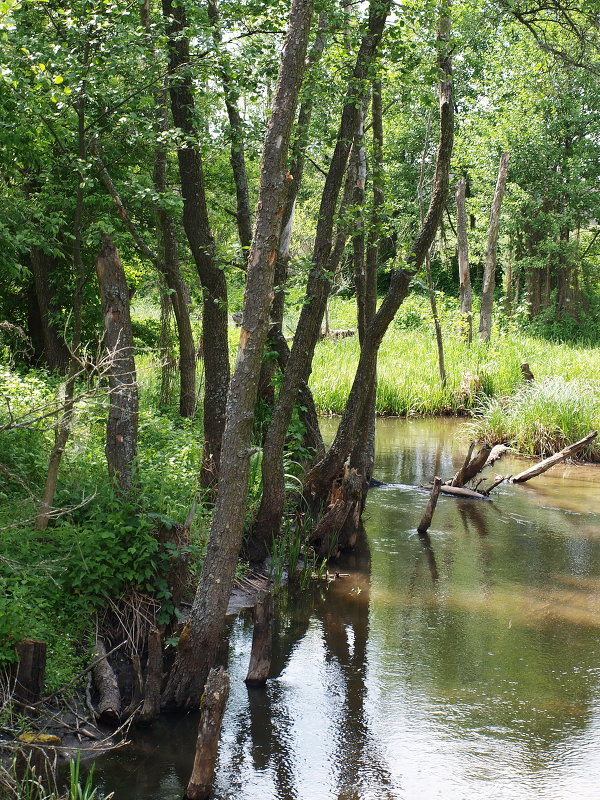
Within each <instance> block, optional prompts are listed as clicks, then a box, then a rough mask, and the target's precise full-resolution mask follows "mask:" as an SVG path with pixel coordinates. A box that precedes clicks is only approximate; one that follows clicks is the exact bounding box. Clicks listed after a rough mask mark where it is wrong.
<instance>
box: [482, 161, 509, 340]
mask: <svg viewBox="0 0 600 800" xmlns="http://www.w3.org/2000/svg"><path fill="white" fill-rule="evenodd" d="M507 175H508V153H502V157H501V158H500V169H499V171H498V180H497V181H496V191H495V192H494V201H493V203H492V211H491V214H490V224H489V227H488V235H487V245H486V248H485V266H484V272H483V289H482V292H481V312H480V316H479V338H480V340H481V341H482V342H489V340H490V336H491V335H492V309H493V307H494V290H495V288H496V257H497V250H498V231H499V229H500V209H501V207H502V199H503V197H504V189H505V188H506V178H507Z"/></svg>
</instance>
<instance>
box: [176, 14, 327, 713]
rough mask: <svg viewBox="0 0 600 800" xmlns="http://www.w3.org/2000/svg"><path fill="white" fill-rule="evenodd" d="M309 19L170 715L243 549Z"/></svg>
mask: <svg viewBox="0 0 600 800" xmlns="http://www.w3.org/2000/svg"><path fill="white" fill-rule="evenodd" d="M311 16H312V0H294V2H293V3H292V7H291V10H290V16H289V23H288V33H287V36H286V41H285V45H284V48H283V53H282V59H281V67H280V71H279V80H278V82H277V87H276V90H275V95H274V98H273V104H272V108H271V116H270V118H269V123H268V126H267V132H266V135H265V144H264V149H263V161H262V167H261V181H260V194H259V202H258V206H257V214H256V223H255V227H254V235H253V237H252V245H251V248H250V254H249V258H248V277H247V283H246V291H245V295H244V314H243V324H242V330H241V334H240V343H239V348H238V354H237V360H236V364H235V369H234V372H233V376H232V380H231V387H230V390H229V396H228V400H227V425H226V428H225V434H224V436H223V451H222V452H223V457H222V460H221V470H220V475H219V488H218V492H217V503H216V508H215V512H214V516H213V521H212V525H211V530H210V538H209V543H208V550H207V553H206V558H205V561H204V566H203V570H202V577H201V580H200V585H199V587H198V590H197V592H196V596H195V598H194V603H193V605H192V609H191V612H190V617H189V621H188V623H187V625H186V630H185V636H183V635H182V637H181V640H180V644H179V649H178V651H177V656H176V659H175V663H174V665H173V668H172V670H171V673H170V675H169V681H168V684H167V686H166V688H165V693H164V698H163V700H164V705H165V707H166V708H167V709H171V710H184V709H189V708H194V707H197V705H198V701H199V697H200V692H201V689H202V686H203V685H204V683H205V681H206V678H207V675H208V672H209V670H210V668H211V667H212V666H213V663H214V660H215V657H216V654H217V652H218V648H219V645H220V642H221V637H222V635H223V631H224V627H225V614H226V611H227V604H228V601H229V595H230V592H231V587H232V584H233V580H234V577H235V568H236V564H237V560H238V556H239V552H240V548H241V544H242V532H243V525H244V510H245V503H246V487H247V482H248V471H249V462H250V442H251V435H252V422H253V411H254V406H255V404H256V396H257V390H258V381H259V377H260V365H261V361H262V357H263V350H264V346H265V342H266V338H267V331H268V327H269V311H270V306H271V299H272V292H273V278H274V272H275V261H276V259H277V245H278V241H279V234H280V230H281V212H282V210H283V204H284V202H285V185H286V180H287V174H286V162H287V151H288V145H289V139H290V133H291V129H292V125H293V121H294V115H295V111H296V104H297V101H298V93H299V91H300V85H301V83H302V76H303V73H304V59H305V56H306V47H307V42H308V34H309V30H310V20H311Z"/></svg>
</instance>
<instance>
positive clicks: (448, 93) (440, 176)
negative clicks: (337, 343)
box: [305, 2, 454, 535]
mask: <svg viewBox="0 0 600 800" xmlns="http://www.w3.org/2000/svg"><path fill="white" fill-rule="evenodd" d="M449 36H450V16H449V3H448V2H447V3H445V4H444V6H443V7H442V9H441V11H440V22H439V34H438V37H439V42H438V47H439V51H438V62H437V63H438V68H439V69H440V71H441V73H442V75H443V79H442V81H441V84H440V96H439V105H440V134H439V144H438V151H437V159H436V168H435V174H434V181H433V189H432V194H431V200H430V204H429V208H428V210H427V213H426V215H425V218H424V220H423V223H422V225H421V229H420V231H419V233H418V235H417V238H416V239H415V241H414V243H413V247H412V251H411V255H410V256H409V258H408V260H407V268H406V269H396V270H395V271H394V272H393V273H392V277H391V281H390V286H389V289H388V291H387V293H386V295H385V297H384V299H383V301H382V303H381V305H380V307H379V309H378V311H377V313H376V314H375V316H374V318H373V321H372V322H371V324H370V325H369V327H368V328H367V330H366V332H365V337H364V341H363V345H362V348H361V354H360V359H359V363H358V367H357V369H356V375H355V378H354V382H353V384H352V388H351V390H350V394H349V396H348V400H347V402H346V406H345V409H344V413H343V415H342V419H341V421H340V424H339V427H338V430H337V434H336V436H335V438H334V441H333V443H332V445H331V447H330V448H329V451H328V452H327V455H326V456H325V458H324V459H323V461H322V462H321V463H319V464H317V465H316V466H315V467H314V468H313V469H312V470H311V471H310V472H309V474H308V475H307V477H306V481H305V497H306V499H307V500H308V502H309V504H310V506H311V507H312V508H313V509H315V510H318V509H319V508H320V507H321V506H322V505H323V504H324V503H325V502H326V498H327V496H328V494H329V492H330V490H331V489H332V486H334V481H336V479H338V476H340V475H341V474H342V472H343V465H344V462H345V461H346V459H347V457H348V455H349V454H350V452H351V451H352V448H353V446H354V442H355V436H356V430H357V425H358V422H359V420H360V419H361V415H362V413H363V410H364V406H365V403H366V401H367V399H368V397H369V392H370V391H371V387H372V381H373V375H374V373H375V369H376V365H377V354H378V351H379V346H380V344H381V340H382V339H383V336H384V334H385V332H386V330H387V329H388V327H389V325H390V323H391V321H392V320H393V318H394V316H395V314H396V312H397V310H398V308H399V307H400V304H401V303H402V301H403V300H404V298H405V297H406V295H407V293H408V287H409V284H410V280H411V278H412V275H413V273H414V271H415V270H416V269H418V268H419V266H420V265H421V264H422V263H423V260H424V258H425V256H426V254H427V253H428V251H429V248H430V247H431V243H432V241H433V238H434V236H435V233H436V231H437V229H438V226H439V222H440V219H441V216H442V213H443V210H444V204H445V201H446V196H447V193H448V182H449V173H450V160H451V156H452V145H453V141H454V107H453V100H452V70H451V60H450V55H449ZM349 510H350V508H349ZM330 533H331V534H332V535H337V532H336V531H335V530H334V529H333V528H332V529H331V531H330Z"/></svg>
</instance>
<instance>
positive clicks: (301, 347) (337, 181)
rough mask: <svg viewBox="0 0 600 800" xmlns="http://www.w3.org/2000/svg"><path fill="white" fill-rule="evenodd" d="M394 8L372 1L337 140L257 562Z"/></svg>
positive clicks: (272, 453) (277, 516)
mask: <svg viewBox="0 0 600 800" xmlns="http://www.w3.org/2000/svg"><path fill="white" fill-rule="evenodd" d="M389 8H390V0H383V2H379V0H372V2H371V4H370V7H369V21H368V30H367V32H366V33H365V35H364V36H363V38H362V41H361V45H360V49H359V52H358V55H357V58H356V64H355V67H354V70H353V72H352V76H351V77H350V81H349V85H348V89H347V92H346V97H345V100H344V107H343V111H342V118H341V121H340V128H339V132H338V137H337V141H336V145H335V149H334V152H333V155H332V157H331V162H330V165H329V170H328V172H327V177H326V179H325V185H324V187H323V193H322V196H321V204H320V208H319V218H318V222H317V231H316V236H315V243H314V248H313V255H312V264H313V266H312V268H311V271H310V274H309V277H308V283H307V287H306V302H305V303H304V305H303V306H302V311H301V313H300V319H299V321H298V325H297V328H296V334H295V336H294V342H293V344H292V349H291V352H290V357H289V360H288V363H287V366H286V370H285V374H284V377H283V382H282V385H281V387H280V389H279V396H278V398H277V403H276V406H275V410H274V413H273V418H272V420H271V424H270V425H269V429H268V432H267V436H266V439H265V443H264V448H263V495H262V500H261V505H260V508H259V512H258V516H257V519H256V523H255V525H254V540H255V541H256V543H257V549H256V551H255V552H254V553H253V554H252V555H253V556H254V557H256V556H257V555H258V557H260V556H261V555H262V556H263V557H264V551H265V546H266V543H267V542H270V541H271V539H272V537H273V536H276V535H277V534H278V532H279V527H280V524H281V518H282V515H283V506H284V500H285V478H284V469H283V450H284V446H285V439H286V436H287V431H288V427H289V424H290V420H291V418H292V413H293V410H294V405H295V403H296V400H297V398H298V391H299V389H300V386H301V385H302V383H306V382H307V381H308V378H309V376H310V371H311V364H312V359H313V354H314V351H315V346H316V343H317V341H318V339H319V334H320V331H321V322H322V320H323V314H324V312H325V306H326V304H327V297H328V295H329V288H330V280H329V271H328V270H327V266H328V260H329V257H330V255H331V249H332V239H333V227H334V219H335V210H336V207H337V200H338V196H339V193H340V189H341V186H342V181H343V179H344V173H345V171H346V165H347V163H348V156H349V154H350V149H351V146H352V141H353V139H354V136H355V134H356V130H357V126H358V121H359V119H360V115H361V107H362V99H363V98H364V96H365V94H366V92H367V82H366V80H367V77H368V74H369V70H370V68H371V65H372V64H373V60H374V58H375V55H376V53H377V48H378V46H379V42H380V40H381V36H382V34H383V29H384V27H385V21H386V19H387V15H388V12H389Z"/></svg>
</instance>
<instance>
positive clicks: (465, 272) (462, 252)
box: [456, 178, 473, 344]
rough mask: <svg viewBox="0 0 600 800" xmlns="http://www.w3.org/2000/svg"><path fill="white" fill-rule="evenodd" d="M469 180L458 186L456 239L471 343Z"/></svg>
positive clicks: (462, 306)
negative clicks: (468, 232) (466, 197)
mask: <svg viewBox="0 0 600 800" xmlns="http://www.w3.org/2000/svg"><path fill="white" fill-rule="evenodd" d="M466 188H467V181H466V179H465V178H461V179H460V180H459V182H458V185H457V187H456V241H457V249H458V280H459V284H460V313H461V314H462V319H463V326H464V327H463V335H464V337H465V339H466V340H467V342H468V343H469V344H471V341H472V340H473V292H472V290H471V273H470V270H469V241H468V238H467V209H466V203H465V194H466Z"/></svg>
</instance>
